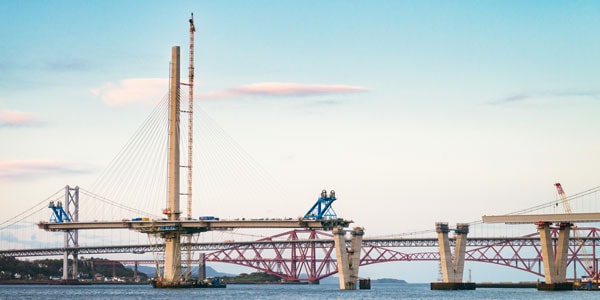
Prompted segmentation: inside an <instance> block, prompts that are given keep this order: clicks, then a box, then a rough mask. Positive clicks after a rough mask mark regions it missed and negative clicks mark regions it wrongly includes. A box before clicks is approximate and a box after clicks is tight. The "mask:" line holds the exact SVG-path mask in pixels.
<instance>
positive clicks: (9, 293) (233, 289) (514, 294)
mask: <svg viewBox="0 0 600 300" xmlns="http://www.w3.org/2000/svg"><path fill="white" fill-rule="evenodd" d="M0 299H19V300H25V299H86V300H88V299H144V300H157V299H177V300H183V299H236V300H250V299H311V300H314V299H327V300H332V299H361V300H365V299H414V300H416V299H461V300H465V299H529V300H535V299H600V292H589V291H588V292H585V291H568V292H539V291H537V290H535V289H478V290H475V291H431V290H430V289H429V284H403V285H397V284H373V285H372V286H371V289H370V290H356V291H340V290H339V289H338V286H337V285H334V284H321V285H229V286H227V288H225V289H181V290H164V289H153V288H152V287H150V286H149V285H89V286H48V285H31V286H26V285H0Z"/></svg>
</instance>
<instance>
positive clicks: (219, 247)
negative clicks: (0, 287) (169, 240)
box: [0, 227, 600, 282]
mask: <svg viewBox="0 0 600 300" xmlns="http://www.w3.org/2000/svg"><path fill="white" fill-rule="evenodd" d="M574 230H577V231H579V233H580V234H579V238H578V239H571V240H570V243H569V261H568V266H567V268H572V269H573V270H574V273H575V272H576V270H577V269H582V268H583V269H585V265H586V263H585V262H586V261H588V260H591V262H592V263H593V265H594V266H595V269H596V270H598V258H597V257H596V256H595V253H596V249H597V248H596V247H598V246H600V229H598V228H581V227H579V228H575V229H574ZM553 235H554V237H555V238H557V232H554V233H553ZM554 241H556V239H555V240H554ZM454 242H455V240H454V239H450V243H451V244H453V243H454ZM467 245H468V246H469V248H470V249H468V250H467V251H466V255H465V260H467V261H472V262H483V263H490V264H496V265H500V266H506V267H510V268H514V269H517V270H522V271H526V272H530V273H533V274H535V275H539V276H542V275H543V266H542V254H541V247H540V240H539V238H538V234H537V233H533V234H529V235H526V236H522V237H510V238H509V237H507V238H469V240H468V242H467ZM431 247H438V241H437V239H435V238H410V239H364V240H363V246H362V253H361V265H362V266H364V265H370V264H376V263H385V262H397V261H406V262H411V261H438V260H439V252H437V251H428V252H414V253H406V252H400V251H397V250H394V249H391V248H417V249H418V248H431ZM583 247H588V250H590V251H587V253H591V254H589V255H587V256H583V255H582V254H581V253H582V251H581V249H582V248H583ZM161 248H162V246H159V247H158V248H157V247H156V246H155V245H122V246H87V247H85V246H80V247H78V248H77V250H78V252H79V254H80V255H89V254H111V253H144V252H152V251H161V250H162V249H161ZM192 249H193V251H203V252H207V251H214V250H216V251H214V252H211V253H207V254H206V261H210V262H222V263H231V264H236V265H240V266H246V267H250V268H254V269H256V270H260V271H263V272H267V273H270V274H274V275H277V276H279V277H281V278H282V279H284V280H287V281H313V282H316V281H318V280H320V279H322V278H325V277H327V276H330V275H332V274H335V273H337V263H336V260H335V257H334V245H333V239H332V235H331V234H330V233H328V232H323V231H317V230H292V231H288V232H284V233H280V234H277V235H274V236H271V237H267V238H263V239H260V240H257V241H251V242H224V243H195V244H193V245H192ZM63 251H64V248H46V249H21V250H2V251H0V255H4V256H18V257H31V256H58V255H62V253H63ZM128 262H131V261H128ZM140 263H144V261H140ZM575 276H576V274H575Z"/></svg>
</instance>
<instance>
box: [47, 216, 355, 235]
mask: <svg viewBox="0 0 600 300" xmlns="http://www.w3.org/2000/svg"><path fill="white" fill-rule="evenodd" d="M350 223H352V221H349V220H343V219H331V220H311V219H300V220H244V221H242V220H203V221H196V220H189V221H183V220H182V221H168V220H151V221H130V220H122V221H108V222H106V221H99V222H64V223H51V222H40V223H38V227H39V228H40V229H44V230H48V231H67V230H75V229H118V228H124V229H132V230H136V231H140V232H147V233H151V232H166V231H181V232H204V231H210V230H232V229H236V228H306V229H332V228H333V227H336V226H342V227H348V226H349V225H350Z"/></svg>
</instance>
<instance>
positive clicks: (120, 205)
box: [79, 187, 159, 218]
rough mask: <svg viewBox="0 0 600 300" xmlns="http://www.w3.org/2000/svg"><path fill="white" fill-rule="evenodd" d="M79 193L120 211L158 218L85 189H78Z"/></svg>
mask: <svg viewBox="0 0 600 300" xmlns="http://www.w3.org/2000/svg"><path fill="white" fill-rule="evenodd" d="M79 192H80V193H82V194H84V195H87V196H90V197H92V198H94V199H96V200H99V201H102V202H104V203H106V204H109V205H113V206H116V207H118V208H122V209H125V210H128V211H130V212H134V213H139V214H148V215H149V216H152V217H155V218H159V216H157V215H152V214H151V213H148V212H146V211H143V210H140V209H137V208H134V207H130V206H127V205H124V204H121V203H118V202H115V201H112V200H110V199H107V198H104V197H102V196H100V195H97V194H94V193H92V192H90V191H87V190H85V189H83V188H81V187H80V188H79Z"/></svg>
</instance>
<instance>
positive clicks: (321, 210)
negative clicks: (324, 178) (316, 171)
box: [303, 190, 337, 220]
mask: <svg viewBox="0 0 600 300" xmlns="http://www.w3.org/2000/svg"><path fill="white" fill-rule="evenodd" d="M336 199H337V198H336V197H335V191H334V190H331V192H330V193H329V195H327V190H323V191H321V197H319V199H317V202H315V204H314V205H313V206H312V207H311V208H310V209H309V210H308V212H306V214H304V217H303V218H304V219H314V220H323V219H335V218H337V215H336V213H335V211H334V210H333V207H331V204H332V203H333V201H335V200H336Z"/></svg>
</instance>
